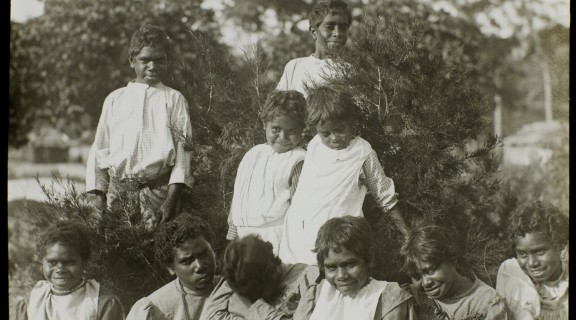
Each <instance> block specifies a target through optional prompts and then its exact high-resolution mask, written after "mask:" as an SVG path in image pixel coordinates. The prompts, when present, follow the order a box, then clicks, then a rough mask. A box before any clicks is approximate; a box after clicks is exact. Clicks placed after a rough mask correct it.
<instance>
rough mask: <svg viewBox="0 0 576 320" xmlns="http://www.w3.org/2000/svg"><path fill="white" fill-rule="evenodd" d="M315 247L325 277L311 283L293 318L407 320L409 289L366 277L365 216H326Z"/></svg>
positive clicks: (367, 229)
mask: <svg viewBox="0 0 576 320" xmlns="http://www.w3.org/2000/svg"><path fill="white" fill-rule="evenodd" d="M314 251H315V252H316V257H317V259H318V266H319V267H320V270H321V272H323V274H324V277H325V279H324V280H322V281H321V282H320V283H319V284H318V285H317V286H313V287H310V290H309V292H308V294H307V295H306V299H301V300H300V304H299V305H298V308H297V310H296V313H295V314H294V319H311V320H312V319H333V320H338V319H342V320H345V319H364V320H372V319H375V320H387V319H390V320H392V319H412V313H413V310H412V297H411V296H410V294H408V293H407V292H406V291H404V290H403V289H402V288H400V286H399V285H398V283H395V282H387V281H379V280H375V279H373V278H371V277H370V271H369V265H370V261H371V258H370V256H371V254H372V242H371V235H370V226H369V225H368V222H367V221H366V219H364V218H363V217H352V216H344V217H340V218H332V219H330V220H328V221H326V223H324V225H323V226H322V227H321V228H320V230H319V231H318V237H317V238H316V248H315V249H314ZM311 305H312V307H310V306H311Z"/></svg>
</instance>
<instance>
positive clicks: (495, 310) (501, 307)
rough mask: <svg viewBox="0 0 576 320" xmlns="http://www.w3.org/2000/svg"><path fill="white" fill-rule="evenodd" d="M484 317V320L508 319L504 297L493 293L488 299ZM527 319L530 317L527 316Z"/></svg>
mask: <svg viewBox="0 0 576 320" xmlns="http://www.w3.org/2000/svg"><path fill="white" fill-rule="evenodd" d="M484 319H485V320H508V319H510V317H509V315H508V309H507V307H506V302H505V300H504V298H502V297H501V296H500V295H498V294H495V295H494V296H493V297H492V298H491V299H490V303H489V305H488V309H487V310H486V317H485V318H484ZM528 319H530V318H528Z"/></svg>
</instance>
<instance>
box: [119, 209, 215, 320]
mask: <svg viewBox="0 0 576 320" xmlns="http://www.w3.org/2000/svg"><path fill="white" fill-rule="evenodd" d="M212 238H213V236H212V230H211V229H210V226H209V225H208V224H207V223H206V222H204V220H202V219H200V218H198V217H195V216H192V215H190V214H186V213H183V214H181V215H180V216H178V217H177V218H176V219H174V220H172V221H170V222H168V223H166V224H165V225H163V226H162V227H161V228H160V229H159V230H158V232H157V233H156V235H155V241H154V246H155V251H156V257H157V258H158V260H160V261H161V262H162V264H164V266H165V267H166V268H167V269H168V271H169V272H170V274H172V275H176V279H174V281H171V282H169V283H168V284H166V285H165V286H163V287H162V288H160V289H158V290H156V291H154V292H153V293H152V294H150V295H149V296H147V297H144V298H142V299H140V300H138V301H136V303H135V304H134V305H133V306H132V309H131V310H130V313H128V317H127V319H134V320H140V319H188V320H197V319H200V315H201V313H202V308H203V307H204V302H205V301H206V298H207V297H208V296H209V295H210V292H212V288H213V279H214V271H215V266H216V260H215V256H214V251H213V250H212V246H211V242H212Z"/></svg>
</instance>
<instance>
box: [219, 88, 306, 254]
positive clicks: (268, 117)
mask: <svg viewBox="0 0 576 320" xmlns="http://www.w3.org/2000/svg"><path fill="white" fill-rule="evenodd" d="M305 117H306V101H305V100H304V96H302V94H301V93H299V92H297V91H278V90H274V91H272V92H271V93H270V94H269V95H268V97H267V98H266V102H265V103H264V108H263V110H262V112H261V113H260V119H261V120H262V122H263V124H264V130H265V132H266V143H264V144H259V145H257V146H255V147H253V148H252V149H250V150H249V151H248V152H247V153H246V154H245V155H244V157H243V158H242V161H241V162H240V165H239V167H238V173H237V175H236V182H235V183H234V196H233V198H232V205H231V207H230V214H229V217H228V225H229V228H228V235H227V236H226V239H228V240H233V239H235V238H236V237H238V236H240V237H243V236H245V235H248V234H258V235H260V237H261V238H262V239H263V240H265V241H268V242H270V243H271V244H272V246H273V247H274V253H275V254H278V246H279V243H280V235H281V232H282V223H283V222H284V215H285V214H286V210H288V206H289V205H290V200H291V199H292V195H293V193H294V190H295V189H296V185H297V183H298V176H299V174H300V170H301V169H302V161H303V160H304V155H305V151H304V149H302V148H300V147H299V145H300V144H301V141H302V129H303V128H304V125H305V123H304V122H305Z"/></svg>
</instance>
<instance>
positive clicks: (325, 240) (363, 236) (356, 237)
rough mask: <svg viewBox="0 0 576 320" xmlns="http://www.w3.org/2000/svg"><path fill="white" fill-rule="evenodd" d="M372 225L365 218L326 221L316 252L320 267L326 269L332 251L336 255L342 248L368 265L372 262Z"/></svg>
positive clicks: (340, 218)
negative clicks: (327, 259)
mask: <svg viewBox="0 0 576 320" xmlns="http://www.w3.org/2000/svg"><path fill="white" fill-rule="evenodd" d="M371 247H372V241H371V233H370V225H369V224H368V221H366V219H364V218H363V217H353V216H344V217H339V218H332V219H330V220H328V221H326V222H325V223H324V224H323V225H322V227H320V229H319V230H318V236H317V237H316V243H315V245H314V252H316V259H317V260H318V267H319V268H320V269H322V268H324V259H325V258H326V257H327V256H328V252H329V251H330V249H332V250H333V251H334V252H336V253H340V252H342V248H346V249H347V250H349V251H351V252H353V253H355V254H357V255H358V256H360V257H361V258H362V259H364V261H365V262H366V263H367V264H368V263H370V261H371V260H372V259H371V257H370V249H371Z"/></svg>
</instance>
